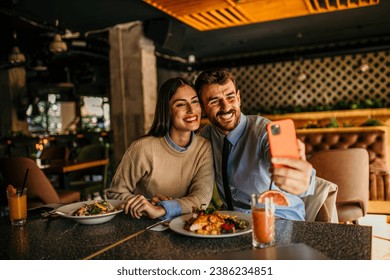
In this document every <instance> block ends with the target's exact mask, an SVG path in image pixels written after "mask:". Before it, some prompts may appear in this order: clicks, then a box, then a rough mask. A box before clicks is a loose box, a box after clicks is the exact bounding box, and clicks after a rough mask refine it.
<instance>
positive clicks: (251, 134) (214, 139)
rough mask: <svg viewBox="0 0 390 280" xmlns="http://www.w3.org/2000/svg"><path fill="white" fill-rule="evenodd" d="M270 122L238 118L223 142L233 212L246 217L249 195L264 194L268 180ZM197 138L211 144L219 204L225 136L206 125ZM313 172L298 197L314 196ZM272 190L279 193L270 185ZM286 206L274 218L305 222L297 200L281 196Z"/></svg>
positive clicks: (259, 117) (302, 204) (303, 209)
mask: <svg viewBox="0 0 390 280" xmlns="http://www.w3.org/2000/svg"><path fill="white" fill-rule="evenodd" d="M269 122H270V120H268V119H266V118H263V117H261V116H256V115H251V116H246V115H244V114H241V116H240V122H239V124H238V125H237V127H236V128H235V129H234V130H232V131H231V132H230V133H229V134H228V135H227V139H228V140H229V142H230V143H231V147H230V154H229V160H228V166H227V170H228V177H229V186H230V189H231V193H232V198H233V206H234V210H236V211H240V212H246V213H250V199H251V194H253V193H262V192H264V191H266V190H268V188H269V185H270V182H271V177H270V173H269V168H270V154H269V143H268V138H267V131H266V125H267V123H269ZM200 134H201V135H202V136H204V137H206V138H207V139H209V140H210V141H211V144H212V147H213V155H214V168H215V171H216V174H215V180H216V184H217V188H218V192H219V194H220V197H221V199H222V201H226V200H225V196H224V189H223V182H222V172H221V170H222V147H223V139H224V137H225V135H223V134H222V133H220V132H219V131H218V129H217V128H216V127H215V126H213V125H207V126H205V127H203V128H202V129H201V130H200ZM314 178H315V170H314V169H313V170H312V175H311V180H310V186H309V188H308V190H307V191H306V192H305V193H303V194H302V195H300V197H304V196H307V195H311V194H313V193H314V182H315V180H314ZM272 189H275V190H280V189H279V188H278V187H277V186H276V185H274V184H272ZM282 192H283V193H285V194H286V196H287V198H288V199H289V201H290V206H289V207H287V206H276V207H275V215H276V216H277V217H280V218H284V219H288V220H305V205H304V203H303V201H302V199H300V197H298V196H295V195H292V194H290V193H287V192H284V191H282Z"/></svg>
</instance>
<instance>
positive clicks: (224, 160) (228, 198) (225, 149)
mask: <svg viewBox="0 0 390 280" xmlns="http://www.w3.org/2000/svg"><path fill="white" fill-rule="evenodd" d="M229 152H230V142H229V140H228V139H227V138H226V136H225V138H224V139H223V148H222V181H223V189H224V191H225V199H226V204H227V208H228V210H230V211H233V199H232V193H231V191H230V187H229V179H228V174H227V163H228V159H229Z"/></svg>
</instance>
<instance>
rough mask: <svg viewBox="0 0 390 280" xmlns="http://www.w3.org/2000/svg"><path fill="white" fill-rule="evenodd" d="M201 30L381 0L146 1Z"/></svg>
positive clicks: (366, 4)
mask: <svg viewBox="0 0 390 280" xmlns="http://www.w3.org/2000/svg"><path fill="white" fill-rule="evenodd" d="M144 1H145V2H146V3H148V4H150V5H152V6H154V7H155V8H157V9H159V10H161V11H163V12H165V13H167V14H168V15H170V16H172V17H174V18H176V19H178V20H180V21H182V22H184V23H186V24H188V25H190V26H192V27H194V28H195V29H198V30H200V31H204V30H212V29H219V28H226V27H233V26H239V25H245V24H251V23H258V22H265V21H271V20H278V19H284V18H292V17H299V16H306V15H313V14H320V13H327V12H335V11H342V10H347V9H353V8H359V7H367V6H372V5H378V4H379V1H380V0H336V1H330V0H272V1H269V0H207V1H199V0H144Z"/></svg>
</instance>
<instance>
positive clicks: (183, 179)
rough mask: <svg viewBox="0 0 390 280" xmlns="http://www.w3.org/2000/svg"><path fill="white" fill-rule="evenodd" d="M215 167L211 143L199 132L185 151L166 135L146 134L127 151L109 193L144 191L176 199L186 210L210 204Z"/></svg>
mask: <svg viewBox="0 0 390 280" xmlns="http://www.w3.org/2000/svg"><path fill="white" fill-rule="evenodd" d="M213 183H214V167H213V154H212V151H211V144H210V142H209V141H208V140H206V139H205V138H203V137H202V136H198V135H195V137H194V139H193V142H192V144H191V145H190V147H189V148H188V149H187V150H186V151H185V152H179V151H176V150H175V149H173V148H172V147H171V146H170V145H169V144H168V143H167V141H166V140H165V138H164V137H161V138H158V137H153V136H148V137H143V138H140V139H138V140H136V141H134V142H133V143H132V144H131V145H130V147H129V148H128V149H127V151H126V153H125V154H124V156H123V158H122V161H121V163H120V165H119V166H118V169H117V170H116V173H115V175H114V178H113V180H112V182H111V186H110V189H109V190H108V192H107V197H108V198H111V199H122V200H127V199H128V198H130V197H132V196H134V195H137V194H142V195H144V196H145V197H146V198H152V197H153V196H155V195H156V194H162V195H165V196H170V197H173V198H174V199H176V200H177V201H178V202H179V204H180V206H181V207H182V210H183V214H185V213H190V212H191V211H192V207H193V206H194V207H200V206H201V205H202V204H206V205H208V204H209V202H210V200H211V196H212V191H213Z"/></svg>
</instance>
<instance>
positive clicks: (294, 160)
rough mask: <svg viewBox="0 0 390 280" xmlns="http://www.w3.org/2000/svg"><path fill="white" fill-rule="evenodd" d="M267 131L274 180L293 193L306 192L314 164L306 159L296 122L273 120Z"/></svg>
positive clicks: (281, 187) (280, 186)
mask: <svg viewBox="0 0 390 280" xmlns="http://www.w3.org/2000/svg"><path fill="white" fill-rule="evenodd" d="M267 132H268V140H269V146H270V154H271V163H272V167H271V169H270V172H271V179H272V181H273V182H274V183H275V185H277V186H278V187H279V188H280V189H282V190H284V191H286V192H289V193H291V194H294V195H299V194H301V193H303V192H305V191H306V190H307V189H308V187H309V184H310V177H311V170H312V165H311V164H310V163H309V162H308V161H306V155H305V145H304V143H302V141H300V140H297V138H296V133H295V126H294V122H293V121H292V120H281V121H275V122H271V123H269V124H268V125H267Z"/></svg>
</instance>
